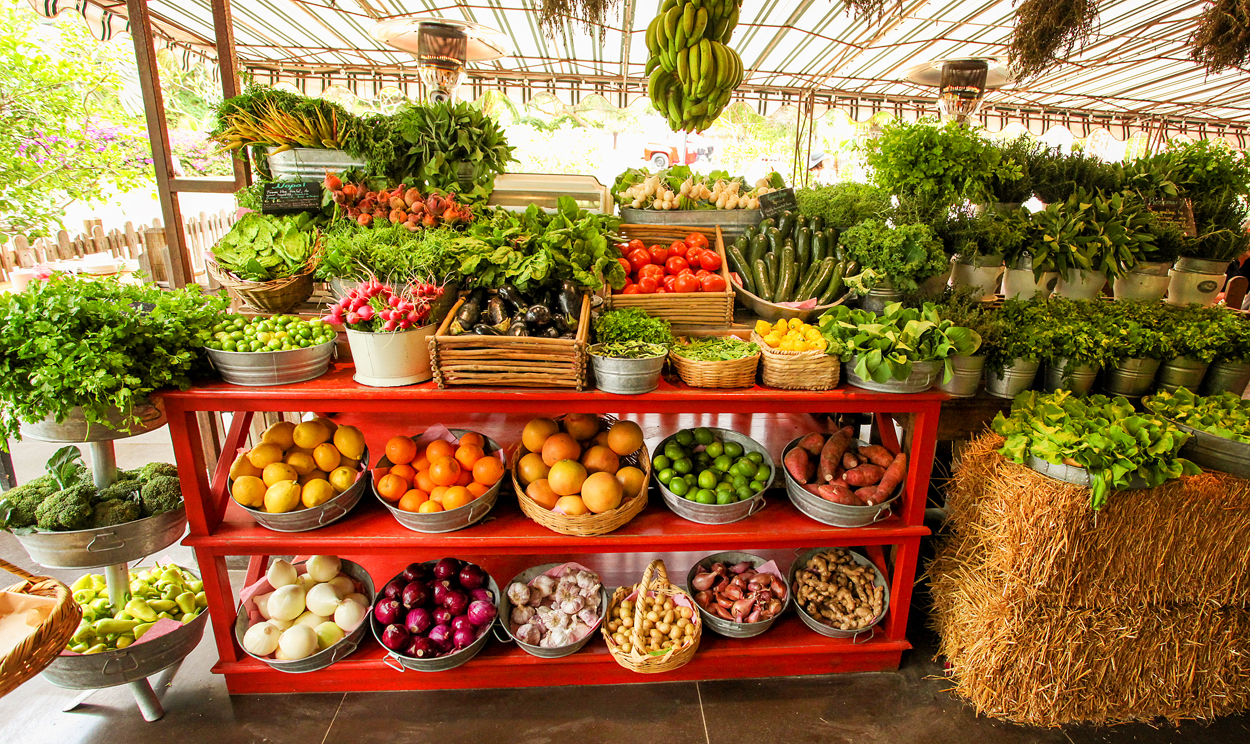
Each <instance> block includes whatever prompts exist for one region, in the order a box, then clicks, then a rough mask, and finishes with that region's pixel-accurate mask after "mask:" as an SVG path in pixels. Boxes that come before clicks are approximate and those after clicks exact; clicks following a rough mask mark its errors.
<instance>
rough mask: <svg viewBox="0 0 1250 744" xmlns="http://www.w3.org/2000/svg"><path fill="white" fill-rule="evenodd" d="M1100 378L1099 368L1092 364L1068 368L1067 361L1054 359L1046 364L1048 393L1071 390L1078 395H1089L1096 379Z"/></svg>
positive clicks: (1046, 387)
mask: <svg viewBox="0 0 1250 744" xmlns="http://www.w3.org/2000/svg"><path fill="white" fill-rule="evenodd" d="M1096 377H1098V368H1097V367H1095V366H1093V365H1091V364H1075V365H1072V367H1071V368H1070V369H1069V368H1068V360H1067V359H1052V360H1051V361H1049V362H1047V364H1046V380H1045V384H1044V387H1045V389H1046V392H1048V393H1053V392H1055V391H1056V390H1071V391H1072V392H1073V393H1076V394H1077V395H1089V391H1090V390H1093V389H1094V378H1096Z"/></svg>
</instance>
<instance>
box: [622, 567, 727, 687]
mask: <svg viewBox="0 0 1250 744" xmlns="http://www.w3.org/2000/svg"><path fill="white" fill-rule="evenodd" d="M600 632H602V633H603V639H604V641H606V642H607V644H608V651H609V652H610V653H611V654H612V658H613V659H616V663H618V664H620V665H621V666H623V667H625V668H626V669H629V670H630V671H634V672H638V673H640V674H658V673H660V672H671V671H673V670H674V669H677V668H679V667H682V666H684V665H685V664H686V663H687V662H689V661H690V660H691V659H693V658H694V652H695V650H696V649H698V648H699V639H700V637H702V634H703V624H702V623H701V622H700V620H699V612H698V610H697V608H696V607H695V604H694V600H693V599H692V598H691V597H690V595H689V594H687V593H686V592H685V591H683V590H681V589H679V588H678V587H675V586H673V585H672V584H671V583H669V580H668V571H667V570H666V569H665V568H664V561H661V560H654V561H651V562H650V563H649V564H647V569H646V570H645V571H643V573H642V581H641V582H639V583H638V584H635V585H634V586H622V587H619V588H618V589H617V590H616V592H615V593H613V595H612V600H611V602H609V603H608V615H607V621H606V622H604V624H603V625H602V626H601V627H600Z"/></svg>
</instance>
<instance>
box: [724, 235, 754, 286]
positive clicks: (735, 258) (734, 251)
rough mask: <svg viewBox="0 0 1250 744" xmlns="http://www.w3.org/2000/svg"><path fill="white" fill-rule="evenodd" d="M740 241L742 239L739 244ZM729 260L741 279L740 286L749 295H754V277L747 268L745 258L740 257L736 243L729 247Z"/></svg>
mask: <svg viewBox="0 0 1250 744" xmlns="http://www.w3.org/2000/svg"><path fill="white" fill-rule="evenodd" d="M741 241H742V239H741V238H739V242H741ZM729 260H730V262H731V263H732V264H733V265H734V267H735V268H736V269H737V271H738V275H739V276H741V277H742V286H743V287H745V288H746V290H747V291H748V292H750V293H751V294H755V281H754V277H753V276H752V275H751V274H752V272H751V271H750V270H748V268H747V267H748V266H750V264H748V263H747V259H746V256H743V255H742V250H741V249H740V248H739V247H738V243H734V244H733V245H731V246H729Z"/></svg>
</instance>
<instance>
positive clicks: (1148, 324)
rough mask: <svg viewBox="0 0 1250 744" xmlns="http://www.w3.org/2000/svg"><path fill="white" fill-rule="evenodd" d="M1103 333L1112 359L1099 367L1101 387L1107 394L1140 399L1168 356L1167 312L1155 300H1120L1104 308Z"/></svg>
mask: <svg viewBox="0 0 1250 744" xmlns="http://www.w3.org/2000/svg"><path fill="white" fill-rule="evenodd" d="M1102 310H1103V311H1104V312H1106V313H1108V316H1109V317H1108V322H1107V323H1106V324H1104V326H1103V331H1104V333H1106V334H1107V335H1108V336H1109V337H1110V339H1111V350H1112V356H1111V358H1110V359H1108V360H1107V363H1106V366H1105V367H1104V368H1103V380H1102V388H1103V390H1104V391H1105V392H1107V393H1110V394H1111V395H1122V396H1125V397H1128V398H1140V397H1141V396H1143V395H1145V394H1146V393H1148V392H1150V388H1151V386H1152V385H1153V384H1154V378H1155V373H1156V372H1157V371H1158V370H1159V364H1160V363H1161V360H1162V359H1163V358H1164V357H1166V356H1168V352H1169V347H1170V345H1171V342H1170V341H1169V340H1168V335H1169V333H1170V332H1171V330H1172V329H1170V328H1169V321H1168V318H1167V316H1168V313H1167V312H1166V308H1165V306H1164V305H1161V304H1160V303H1159V302H1158V300H1123V301H1118V302H1115V303H1114V304H1111V305H1106V306H1104V307H1103V308H1102Z"/></svg>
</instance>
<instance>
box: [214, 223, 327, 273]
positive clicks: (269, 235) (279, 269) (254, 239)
mask: <svg viewBox="0 0 1250 744" xmlns="http://www.w3.org/2000/svg"><path fill="white" fill-rule="evenodd" d="M317 221H318V220H317V219H316V218H315V217H313V215H311V214H310V213H308V212H299V213H298V214H290V215H273V214H262V213H260V212H248V213H247V214H245V215H243V216H242V217H241V218H239V221H238V222H236V223H234V225H233V226H232V227H231V228H230V232H228V233H226V234H225V235H224V236H223V237H222V239H221V240H219V241H217V244H216V245H214V246H213V256H215V257H216V259H217V263H218V264H219V265H220V266H221V267H222V268H223V269H225V270H226V271H229V272H230V273H231V274H234V275H235V276H237V277H239V278H240V279H248V280H251V281H254V282H267V281H271V280H273V279H282V278H284V277H288V276H292V275H294V274H298V273H299V272H300V270H301V269H303V268H304V266H305V265H306V264H307V263H308V260H309V259H310V258H312V255H313V241H314V228H315V226H316V224H317Z"/></svg>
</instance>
